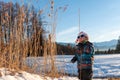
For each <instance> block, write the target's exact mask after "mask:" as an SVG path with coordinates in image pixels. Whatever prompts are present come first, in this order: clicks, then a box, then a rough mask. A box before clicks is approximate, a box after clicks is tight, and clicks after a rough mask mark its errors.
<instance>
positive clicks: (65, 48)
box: [57, 44, 76, 55]
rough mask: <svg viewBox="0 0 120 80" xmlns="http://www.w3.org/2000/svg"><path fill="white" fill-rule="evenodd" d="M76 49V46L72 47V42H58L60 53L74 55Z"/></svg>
mask: <svg viewBox="0 0 120 80" xmlns="http://www.w3.org/2000/svg"><path fill="white" fill-rule="evenodd" d="M75 51H76V49H75V47H72V46H71V45H70V44H67V45H61V44H57V54H58V55H73V54H74V53H75Z"/></svg>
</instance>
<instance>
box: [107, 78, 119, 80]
mask: <svg viewBox="0 0 120 80" xmlns="http://www.w3.org/2000/svg"><path fill="white" fill-rule="evenodd" d="M108 80H120V78H109V79H108Z"/></svg>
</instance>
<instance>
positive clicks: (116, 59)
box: [0, 54, 120, 80]
mask: <svg viewBox="0 0 120 80" xmlns="http://www.w3.org/2000/svg"><path fill="white" fill-rule="evenodd" d="M72 57H73V56H72V55H71V56H66V55H62V56H57V58H56V65H57V68H58V69H59V70H60V69H64V70H65V72H66V73H69V74H71V75H77V68H76V63H75V64H72V63H70V59H71V58H72ZM27 63H29V66H32V65H34V63H35V64H36V63H37V64H38V67H36V71H39V70H42V69H41V67H42V66H43V64H42V63H43V58H28V59H27ZM93 70H94V74H93V77H94V79H93V80H108V79H100V78H102V77H107V78H108V77H120V54H119V55H118V54H117V55H96V56H95V61H94V67H93ZM13 72H14V71H13ZM13 72H10V71H9V70H8V69H5V68H1V69H0V80H78V79H77V77H69V76H63V77H60V78H54V79H53V78H50V77H43V76H41V75H35V74H30V73H27V72H25V71H21V72H20V71H19V72H14V73H13ZM95 77H99V79H95Z"/></svg>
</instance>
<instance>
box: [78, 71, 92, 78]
mask: <svg viewBox="0 0 120 80" xmlns="http://www.w3.org/2000/svg"><path fill="white" fill-rule="evenodd" d="M92 74H93V71H92V69H83V70H78V78H79V79H80V80H92Z"/></svg>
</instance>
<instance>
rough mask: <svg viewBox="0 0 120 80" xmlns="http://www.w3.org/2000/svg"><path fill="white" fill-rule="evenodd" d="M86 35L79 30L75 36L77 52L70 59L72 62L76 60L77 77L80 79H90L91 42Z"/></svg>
mask: <svg viewBox="0 0 120 80" xmlns="http://www.w3.org/2000/svg"><path fill="white" fill-rule="evenodd" d="M88 39H89V38H88V35H87V34H86V33H85V32H80V33H79V35H78V37H77V40H76V42H77V45H76V47H77V52H76V54H75V56H74V57H73V58H72V59H71V62H72V63H74V62H76V61H77V67H78V78H79V79H80V80H92V74H93V71H92V65H93V60H94V56H93V55H94V48H93V44H92V43H91V42H89V41H88Z"/></svg>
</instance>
